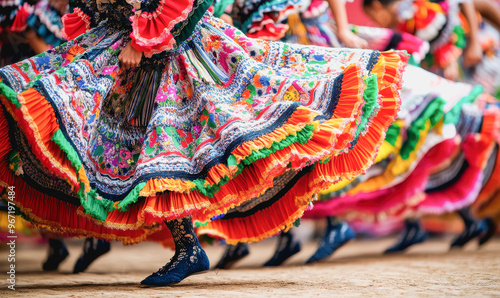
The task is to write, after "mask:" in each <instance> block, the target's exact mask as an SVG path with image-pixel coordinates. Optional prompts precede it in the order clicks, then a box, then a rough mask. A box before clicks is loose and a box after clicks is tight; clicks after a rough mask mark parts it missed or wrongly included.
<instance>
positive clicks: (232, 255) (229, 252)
mask: <svg viewBox="0 0 500 298" xmlns="http://www.w3.org/2000/svg"><path fill="white" fill-rule="evenodd" d="M249 254H250V251H249V250H248V244H247V243H238V244H236V245H227V246H226V250H225V251H224V255H222V258H221V259H220V260H219V262H218V263H217V265H216V266H215V268H216V269H230V268H231V267H233V266H234V264H236V262H238V261H240V260H241V259H243V258H244V257H246V256H248V255H249Z"/></svg>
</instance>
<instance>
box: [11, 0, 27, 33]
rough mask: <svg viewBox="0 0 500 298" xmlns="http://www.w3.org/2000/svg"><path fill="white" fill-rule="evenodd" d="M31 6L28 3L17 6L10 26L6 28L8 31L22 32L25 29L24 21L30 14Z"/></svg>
mask: <svg viewBox="0 0 500 298" xmlns="http://www.w3.org/2000/svg"><path fill="white" fill-rule="evenodd" d="M31 11H32V7H31V6H29V5H28V3H24V5H23V6H21V7H19V9H18V11H17V14H16V17H15V19H14V22H13V23H12V26H10V28H9V29H8V31H10V32H22V31H24V29H26V21H27V20H28V17H29V15H30V14H31Z"/></svg>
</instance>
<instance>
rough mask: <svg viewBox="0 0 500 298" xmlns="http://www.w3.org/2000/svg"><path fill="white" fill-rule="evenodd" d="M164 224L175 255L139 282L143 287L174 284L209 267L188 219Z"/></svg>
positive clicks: (191, 223)
mask: <svg viewBox="0 0 500 298" xmlns="http://www.w3.org/2000/svg"><path fill="white" fill-rule="evenodd" d="M166 224H167V227H168V229H169V230H170V232H171V233H172V236H173V238H174V243H175V254H174V256H173V257H172V259H170V262H168V263H167V264H165V266H163V267H162V268H160V269H159V270H158V271H157V272H155V273H153V274H151V275H150V276H148V277H146V279H144V280H143V281H141V284H143V285H148V286H167V285H171V284H176V283H179V282H181V281H182V280H183V279H185V278H186V277H188V276H190V275H193V274H197V273H201V272H203V271H207V270H208V269H209V267H210V262H209V260H208V257H207V255H206V253H205V251H204V250H203V248H201V245H200V242H199V241H198V238H197V237H196V234H195V233H194V228H193V222H192V221H191V218H190V217H184V218H182V219H174V220H171V221H168V222H166Z"/></svg>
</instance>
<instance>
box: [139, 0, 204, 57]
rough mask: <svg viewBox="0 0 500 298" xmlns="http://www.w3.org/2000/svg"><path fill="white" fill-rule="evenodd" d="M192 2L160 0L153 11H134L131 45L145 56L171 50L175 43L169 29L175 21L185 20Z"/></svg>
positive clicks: (187, 0)
mask: <svg viewBox="0 0 500 298" xmlns="http://www.w3.org/2000/svg"><path fill="white" fill-rule="evenodd" d="M194 2H195V0H179V1H167V0H162V1H160V3H159V4H158V7H157V8H156V9H155V10H154V11H153V12H146V11H142V10H138V11H136V14H135V15H134V16H133V17H131V21H132V33H131V34H130V37H131V38H132V41H131V44H132V46H133V47H134V48H135V49H136V50H139V51H141V52H144V54H145V55H147V56H151V55H153V54H156V53H161V52H163V51H167V50H171V49H172V48H173V46H174V45H175V38H174V36H173V35H172V34H171V32H170V31H171V30H172V28H174V26H175V25H176V24H177V23H179V22H182V21H184V20H186V18H187V17H188V15H189V13H190V12H191V11H192V10H193V4H194ZM141 9H143V8H141Z"/></svg>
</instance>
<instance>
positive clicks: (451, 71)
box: [443, 60, 459, 81]
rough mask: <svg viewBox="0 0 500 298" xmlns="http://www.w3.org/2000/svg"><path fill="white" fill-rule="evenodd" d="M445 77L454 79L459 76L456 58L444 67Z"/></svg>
mask: <svg viewBox="0 0 500 298" xmlns="http://www.w3.org/2000/svg"><path fill="white" fill-rule="evenodd" d="M443 71H444V77H445V79H448V80H451V81H456V80H457V79H458V76H459V71H458V63H457V61H456V60H453V61H451V62H450V63H449V64H448V65H447V66H446V67H445V68H444V69H443Z"/></svg>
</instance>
